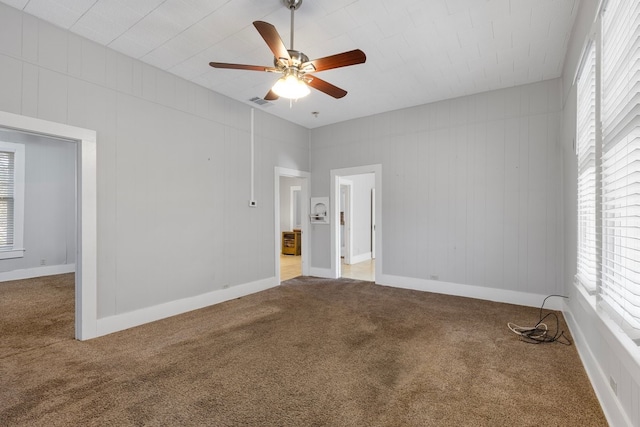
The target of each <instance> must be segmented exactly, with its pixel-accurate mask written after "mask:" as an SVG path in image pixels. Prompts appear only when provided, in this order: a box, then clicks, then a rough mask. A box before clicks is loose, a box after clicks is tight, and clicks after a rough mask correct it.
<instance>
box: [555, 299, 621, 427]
mask: <svg viewBox="0 0 640 427" xmlns="http://www.w3.org/2000/svg"><path fill="white" fill-rule="evenodd" d="M578 298H581V296H578ZM563 313H564V318H565V320H566V321H567V326H568V327H569V331H571V336H572V337H573V342H574V344H575V345H576V349H577V350H578V355H579V356H580V360H581V361H582V366H584V369H585V371H586V372H587V376H588V377H589V380H590V381H591V386H592V387H593V390H594V392H595V393H596V396H597V397H598V401H599V402H600V406H602V411H603V412H604V415H605V417H606V418H607V421H608V422H609V425H612V426H629V427H631V426H632V425H633V424H632V423H631V421H630V420H629V419H628V418H627V415H626V414H625V412H624V410H623V409H622V407H621V406H620V402H619V401H618V398H617V397H616V395H615V394H614V393H613V390H612V389H611V386H610V385H609V380H608V379H607V376H606V374H605V373H604V372H603V371H602V369H601V367H600V364H599V363H598V360H597V359H596V357H595V355H594V354H593V352H592V351H591V348H590V347H589V345H588V344H587V342H588V341H587V339H586V337H585V336H584V333H583V332H582V329H581V328H580V326H579V325H578V322H576V319H575V318H574V317H573V314H572V313H571V310H570V309H568V306H567V305H565V308H564V310H563Z"/></svg>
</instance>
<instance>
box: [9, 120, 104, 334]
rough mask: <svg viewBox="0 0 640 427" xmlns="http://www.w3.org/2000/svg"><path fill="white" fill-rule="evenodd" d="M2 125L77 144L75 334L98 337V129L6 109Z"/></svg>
mask: <svg viewBox="0 0 640 427" xmlns="http://www.w3.org/2000/svg"><path fill="white" fill-rule="evenodd" d="M0 127H2V128H5V129H11V130H14V131H19V132H25V133H30V134H35V135H43V136H47V137H52V138H59V139H64V140H69V141H72V142H75V143H76V144H77V151H76V152H77V156H76V218H77V220H76V273H75V337H76V339H79V340H86V339H90V338H95V337H96V336H97V335H98V330H97V323H98V322H97V320H98V319H97V314H98V311H97V203H96V132H95V131H92V130H88V129H82V128H77V127H74V126H69V125H65V124H61V123H54V122H49V121H46V120H41V119H35V118H33V117H27V116H20V115H17V114H12V113H7V112H4V111H0Z"/></svg>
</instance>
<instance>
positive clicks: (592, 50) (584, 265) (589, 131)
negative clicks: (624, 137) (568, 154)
mask: <svg viewBox="0 0 640 427" xmlns="http://www.w3.org/2000/svg"><path fill="white" fill-rule="evenodd" d="M577 96H578V99H577V110H578V111H577V121H576V127H577V129H576V136H577V141H576V149H577V150H576V151H577V156H578V261H577V273H576V279H577V281H578V283H580V284H581V285H583V286H584V287H585V288H586V289H587V290H588V291H589V293H595V291H596V274H597V262H596V245H597V242H596V47H595V43H591V44H590V45H589V47H588V48H587V50H586V51H585V56H584V58H583V62H582V69H581V71H580V76H579V78H578V85H577Z"/></svg>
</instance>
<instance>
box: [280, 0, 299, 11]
mask: <svg viewBox="0 0 640 427" xmlns="http://www.w3.org/2000/svg"><path fill="white" fill-rule="evenodd" d="M282 3H284V5H285V6H286V7H287V9H293V10H298V8H299V7H300V5H301V4H302V0H282Z"/></svg>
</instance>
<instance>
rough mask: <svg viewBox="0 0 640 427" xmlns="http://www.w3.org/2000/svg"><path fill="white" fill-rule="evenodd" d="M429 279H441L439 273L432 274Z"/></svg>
mask: <svg viewBox="0 0 640 427" xmlns="http://www.w3.org/2000/svg"><path fill="white" fill-rule="evenodd" d="M429 279H431V280H439V279H440V276H438V275H437V274H432V275H431V276H429Z"/></svg>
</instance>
